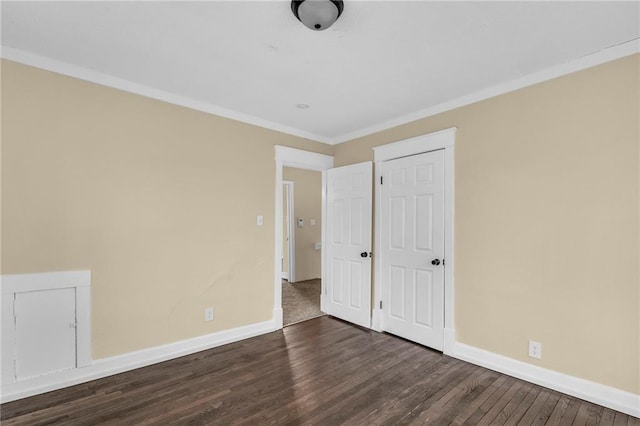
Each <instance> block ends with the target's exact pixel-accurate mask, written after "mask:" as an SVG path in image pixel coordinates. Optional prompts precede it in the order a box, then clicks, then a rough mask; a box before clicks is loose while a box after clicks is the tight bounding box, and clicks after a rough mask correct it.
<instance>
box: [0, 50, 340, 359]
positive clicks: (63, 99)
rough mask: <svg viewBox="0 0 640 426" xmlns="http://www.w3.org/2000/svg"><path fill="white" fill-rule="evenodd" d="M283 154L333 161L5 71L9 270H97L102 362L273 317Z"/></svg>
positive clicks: (206, 120)
mask: <svg viewBox="0 0 640 426" xmlns="http://www.w3.org/2000/svg"><path fill="white" fill-rule="evenodd" d="M274 144H281V145H288V146H293V147H296V148H301V149H306V150H310V151H316V152H321V153H324V154H330V153H331V152H332V148H331V147H330V146H326V145H323V144H319V143H315V142H311V141H306V140H302V139H300V138H296V137H293V136H288V135H285V134H282V133H278V132H274V131H270V130H266V129H262V128H258V127H255V126H251V125H247V124H242V123H239V122H236V121H232V120H228V119H224V118H220V117H216V116H212V115H209V114H205V113H201V112H197V111H193V110H190V109H187V108H182V107H178V106H174V105H170V104H167V103H163V102H159V101H155V100H152V99H148V98H144V97H141V96H137V95H133V94H129V93H125V92H121V91H118V90H114V89H110V88H106V87H103V86H99V85H96V84H92V83H88V82H84V81H80V80H76V79H73V78H68V77H64V76H61V75H58V74H54V73H50V72H47V71H42V70H38V69H34V68H30V67H26V66H23V65H18V64H15V63H12V62H8V61H2V248H3V250H2V273H5V274H11V273H30V272H45V271H61V270H74V269H90V270H91V272H92V331H93V336H92V345H93V357H94V358H96V359H97V358H102V357H106V356H111V355H117V354H121V353H124V352H129V351H133V350H137V349H141V348H145V347H151V346H156V345H160V344H164V343H169V342H173V341H177V340H181V339H187V338H190V337H194V336H198V335H203V334H207V333H212V332H215V331H218V330H224V329H229V328H233V327H238V326H242V325H246V324H251V323H255V322H259V321H266V320H269V319H271V317H272V309H273V302H272V300H273V276H274V270H273V267H274V254H273V252H274V250H273V247H274V232H275V230H274V211H275V205H274V199H275V193H274V192H275V191H274V182H275V160H274V149H273V145H274ZM259 214H261V215H263V216H264V226H262V227H257V226H256V216H257V215H259ZM207 306H213V307H215V309H216V320H215V321H214V322H212V323H209V322H204V320H203V319H204V309H205V307H207Z"/></svg>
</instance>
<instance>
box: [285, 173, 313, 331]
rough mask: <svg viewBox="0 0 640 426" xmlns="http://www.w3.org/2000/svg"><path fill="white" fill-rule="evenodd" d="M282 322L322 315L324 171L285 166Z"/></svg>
mask: <svg viewBox="0 0 640 426" xmlns="http://www.w3.org/2000/svg"><path fill="white" fill-rule="evenodd" d="M282 180H283V183H282V185H283V187H282V201H283V205H282V212H283V215H282V219H283V221H282V231H283V232H282V310H283V325H284V326H287V325H291V324H295V323H298V322H301V321H306V320H308V319H312V318H316V317H318V316H321V315H323V312H322V311H321V310H320V295H321V288H322V281H321V274H322V268H321V265H322V255H321V250H322V220H321V219H322V172H320V171H314V170H304V169H299V168H293V167H283V169H282Z"/></svg>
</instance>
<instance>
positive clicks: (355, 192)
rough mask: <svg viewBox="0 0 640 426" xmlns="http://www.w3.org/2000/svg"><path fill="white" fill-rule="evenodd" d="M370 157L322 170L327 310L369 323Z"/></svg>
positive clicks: (350, 320)
mask: <svg viewBox="0 0 640 426" xmlns="http://www.w3.org/2000/svg"><path fill="white" fill-rule="evenodd" d="M371 182H372V163H371V162H366V163H359V164H353V165H350V166H344V167H337V168H335V169H330V170H328V171H327V203H326V206H327V212H326V215H327V221H326V223H327V232H326V263H327V264H326V267H327V273H326V274H325V277H326V280H327V281H328V282H327V283H326V284H327V285H326V289H327V295H326V296H327V297H326V301H327V302H326V306H325V307H326V312H327V313H328V314H329V315H333V316H335V317H337V318H340V319H343V320H345V321H349V322H352V323H354V324H358V325H361V326H363V327H370V326H371V199H372V196H371V193H372V185H371Z"/></svg>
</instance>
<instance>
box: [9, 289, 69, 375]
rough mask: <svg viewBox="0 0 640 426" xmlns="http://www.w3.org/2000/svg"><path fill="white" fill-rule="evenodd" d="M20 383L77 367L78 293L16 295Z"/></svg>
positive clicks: (15, 310) (16, 330)
mask: <svg viewBox="0 0 640 426" xmlns="http://www.w3.org/2000/svg"><path fill="white" fill-rule="evenodd" d="M14 315H15V336H16V342H15V345H16V346H15V358H14V359H15V375H16V380H24V379H28V378H32V377H38V376H41V375H43V374H47V373H53V372H56V371H62V370H69V369H71V368H75V367H76V290H75V289H74V288H63V289H55V290H45V291H29V292H24V293H16V295H15V300H14Z"/></svg>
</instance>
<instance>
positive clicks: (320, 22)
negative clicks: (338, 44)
mask: <svg viewBox="0 0 640 426" xmlns="http://www.w3.org/2000/svg"><path fill="white" fill-rule="evenodd" d="M343 9H344V3H343V2H342V0H292V2H291V11H292V12H293V14H294V15H295V16H296V18H298V20H299V21H300V22H302V23H303V24H304V25H305V26H306V27H307V28H309V29H312V30H314V31H322V30H326V29H327V28H329V27H330V26H331V25H333V23H334V22H336V20H337V19H338V18H339V17H340V15H342V10H343Z"/></svg>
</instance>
